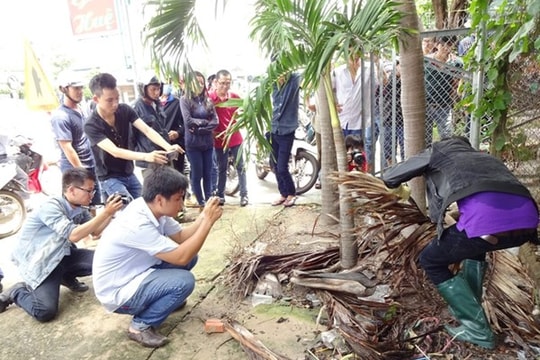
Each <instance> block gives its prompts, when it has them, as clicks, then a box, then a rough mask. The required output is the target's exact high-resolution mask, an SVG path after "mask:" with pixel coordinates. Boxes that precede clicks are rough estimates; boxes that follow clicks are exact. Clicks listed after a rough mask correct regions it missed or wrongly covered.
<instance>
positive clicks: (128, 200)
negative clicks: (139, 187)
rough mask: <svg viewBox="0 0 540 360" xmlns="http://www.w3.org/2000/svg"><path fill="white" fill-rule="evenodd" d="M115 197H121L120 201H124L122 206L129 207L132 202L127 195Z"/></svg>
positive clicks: (116, 194) (118, 194) (117, 194)
mask: <svg viewBox="0 0 540 360" xmlns="http://www.w3.org/2000/svg"><path fill="white" fill-rule="evenodd" d="M114 196H119V197H120V199H122V204H124V205H127V204H129V203H130V202H131V198H130V197H129V196H127V195H124V194H120V193H114Z"/></svg>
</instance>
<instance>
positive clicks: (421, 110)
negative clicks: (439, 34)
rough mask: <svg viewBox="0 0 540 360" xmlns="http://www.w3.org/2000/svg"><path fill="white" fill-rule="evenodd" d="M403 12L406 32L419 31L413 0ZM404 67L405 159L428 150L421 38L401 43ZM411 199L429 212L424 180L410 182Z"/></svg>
mask: <svg viewBox="0 0 540 360" xmlns="http://www.w3.org/2000/svg"><path fill="white" fill-rule="evenodd" d="M400 10H401V11H402V13H403V15H404V16H403V18H402V20H401V24H402V26H403V27H404V28H406V29H418V16H417V13H416V5H415V4H414V1H413V0H404V1H403V2H402V3H401V6H400ZM399 47H400V49H399V50H400V65H401V106H402V110H403V123H404V128H405V157H406V158H409V157H410V156H412V155H416V154H418V153H419V152H420V151H422V150H423V149H424V148H425V140H424V134H425V131H426V127H425V122H426V120H425V118H426V103H425V90H424V60H423V54H422V46H421V41H420V37H419V36H418V35H417V34H410V35H404V36H402V37H401V38H400V41H399ZM409 185H410V188H411V195H412V198H413V199H414V200H415V201H416V204H417V205H418V208H419V209H421V211H422V212H423V213H424V214H425V213H426V196H425V182H424V179H423V178H422V177H417V178H414V179H413V180H411V181H410V183H409Z"/></svg>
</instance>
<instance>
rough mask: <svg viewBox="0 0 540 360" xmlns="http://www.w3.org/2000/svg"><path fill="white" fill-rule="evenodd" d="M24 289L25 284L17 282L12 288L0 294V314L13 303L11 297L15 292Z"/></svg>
mask: <svg viewBox="0 0 540 360" xmlns="http://www.w3.org/2000/svg"><path fill="white" fill-rule="evenodd" d="M25 287H26V283H23V282H18V283H16V284H15V285H13V286H12V287H10V288H9V289H8V290H6V291H4V292H3V293H1V294H0V313H3V312H4V311H6V309H7V308H8V306H9V305H11V304H13V301H14V298H13V295H14V294H15V291H16V290H19V289H21V288H25Z"/></svg>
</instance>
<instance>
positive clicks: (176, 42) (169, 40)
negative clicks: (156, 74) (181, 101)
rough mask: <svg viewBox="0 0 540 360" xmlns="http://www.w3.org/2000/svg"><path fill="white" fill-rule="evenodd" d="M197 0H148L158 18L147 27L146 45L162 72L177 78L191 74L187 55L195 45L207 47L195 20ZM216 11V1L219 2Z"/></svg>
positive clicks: (147, 5) (148, 5)
mask: <svg viewBox="0 0 540 360" xmlns="http://www.w3.org/2000/svg"><path fill="white" fill-rule="evenodd" d="M195 4H196V0H148V1H147V3H146V7H147V8H151V9H152V10H153V11H155V15H154V16H153V17H152V18H151V19H150V20H149V22H148V24H147V25H146V26H145V28H144V30H143V33H144V39H145V41H144V42H145V45H146V46H148V48H149V49H150V51H151V55H152V60H153V63H154V64H155V65H156V67H157V68H159V70H160V71H161V73H164V74H167V75H170V76H172V77H173V78H174V79H178V78H179V75H180V74H189V73H191V71H192V69H191V65H190V63H189V59H188V56H187V55H188V54H189V52H190V51H192V49H193V47H194V46H206V41H205V39H204V35H203V33H202V31H201V28H200V27H199V24H198V22H197V19H196V17H195ZM216 11H217V2H216Z"/></svg>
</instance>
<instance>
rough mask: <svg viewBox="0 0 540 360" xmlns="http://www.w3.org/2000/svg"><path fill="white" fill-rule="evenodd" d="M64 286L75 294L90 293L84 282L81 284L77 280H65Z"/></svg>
mask: <svg viewBox="0 0 540 360" xmlns="http://www.w3.org/2000/svg"><path fill="white" fill-rule="evenodd" d="M62 285H63V286H65V287H67V288H68V289H69V290H71V291H74V292H85V291H88V289H90V288H89V287H88V285H86V284H85V283H83V282H80V281H79V280H77V279H75V278H74V279H72V280H63V281H62Z"/></svg>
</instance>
